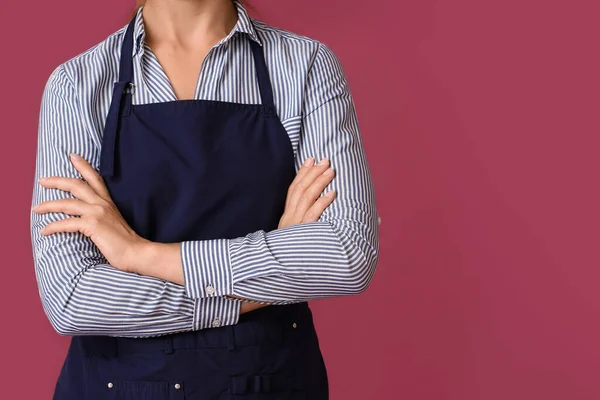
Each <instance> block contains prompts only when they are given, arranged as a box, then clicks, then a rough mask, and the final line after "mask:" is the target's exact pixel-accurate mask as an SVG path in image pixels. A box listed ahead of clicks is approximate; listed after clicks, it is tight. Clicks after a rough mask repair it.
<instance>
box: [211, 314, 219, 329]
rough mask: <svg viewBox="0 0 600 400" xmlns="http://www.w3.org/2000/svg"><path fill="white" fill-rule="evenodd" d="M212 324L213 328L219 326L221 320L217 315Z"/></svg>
mask: <svg viewBox="0 0 600 400" xmlns="http://www.w3.org/2000/svg"><path fill="white" fill-rule="evenodd" d="M212 326H213V328H218V327H219V326H221V320H220V319H219V317H217V318H215V319H214V320H213V322H212Z"/></svg>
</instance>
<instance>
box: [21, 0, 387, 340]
mask: <svg viewBox="0 0 600 400" xmlns="http://www.w3.org/2000/svg"><path fill="white" fill-rule="evenodd" d="M235 4H236V6H237V9H238V22H237V24H236V26H235V28H234V29H233V30H232V32H231V33H230V34H229V35H228V36H227V37H225V38H224V39H223V40H221V41H220V42H219V43H217V44H216V45H215V46H214V47H213V48H212V49H211V50H210V51H209V53H208V55H207V56H206V58H205V60H204V62H203V65H202V69H201V72H200V76H199V79H198V85H197V88H196V94H195V96H196V97H195V98H197V99H205V100H217V101H228V102H238V103H246V104H256V103H260V92H259V88H258V83H257V81H256V77H255V70H254V62H253V59H252V55H251V50H250V46H249V44H248V40H247V38H244V37H243V35H244V34H247V35H249V37H250V38H251V40H255V41H257V42H259V43H260V44H261V45H262V47H263V49H264V53H265V58H266V62H267V66H268V68H269V72H270V76H271V81H272V84H273V91H274V97H275V104H276V108H277V112H278V115H279V117H280V119H281V121H282V122H283V125H284V127H285V129H286V131H287V133H288V135H289V137H290V139H291V142H292V144H293V147H294V152H295V160H296V168H297V169H298V168H299V167H300V165H301V163H302V161H303V160H304V159H306V158H308V157H310V156H312V157H314V158H315V159H316V160H319V159H321V158H323V157H328V158H329V159H330V160H331V166H332V168H334V169H335V170H336V177H335V178H334V180H333V182H332V183H331V184H330V186H329V188H328V189H327V190H330V189H333V190H336V192H337V197H336V199H335V200H334V202H333V203H332V204H331V205H330V206H329V207H328V208H327V209H326V210H325V212H324V213H323V215H322V216H321V218H320V220H319V221H318V222H314V223H304V224H297V225H293V226H289V227H286V228H284V229H277V230H274V231H271V232H264V231H259V232H253V233H249V234H248V235H247V236H245V237H240V238H236V239H229V240H228V239H217V240H203V241H186V242H183V243H182V245H181V256H182V263H183V271H184V278H185V284H184V285H183V286H182V285H177V284H174V283H171V282H168V281H164V280H160V279H156V278H153V277H148V276H141V275H137V274H133V273H127V272H123V271H120V270H118V269H116V268H113V267H111V266H110V265H109V264H108V263H107V261H106V259H105V258H104V256H103V255H102V254H101V253H100V252H99V250H98V249H97V247H96V246H95V245H94V243H93V242H92V241H91V239H89V238H87V237H86V236H84V235H83V234H81V233H78V232H76V233H64V232H60V233H55V234H52V235H50V236H42V235H40V233H39V232H40V229H41V228H42V227H43V226H45V225H47V224H48V223H50V222H52V221H56V220H60V219H62V218H67V217H69V216H68V215H66V214H63V213H48V214H36V213H33V212H32V214H31V237H32V246H33V251H34V255H35V272H36V277H37V282H38V287H39V293H40V297H41V299H42V304H43V307H44V311H45V313H46V315H47V316H48V318H49V320H50V322H51V323H52V326H53V327H54V328H55V329H56V331H57V332H59V333H60V334H63V335H93V334H96V335H98V334H102V335H109V336H130V337H143V336H155V335H162V334H167V333H174V332H180V331H189V330H199V329H205V328H210V327H213V326H223V325H231V324H235V323H237V321H238V317H239V310H240V301H239V300H236V299H231V298H229V297H226V296H227V295H237V296H241V297H247V298H252V299H256V300H258V301H267V302H273V303H277V304H285V303H293V302H299V301H305V300H311V299H321V298H327V297H333V296H342V295H351V294H357V293H361V292H362V291H364V290H365V289H366V287H367V286H368V284H369V283H370V281H371V279H372V277H373V274H374V272H375V266H376V264H377V258H378V247H379V244H378V223H377V213H376V209H375V195H374V190H373V183H372V180H371V175H370V172H369V168H368V165H367V161H366V158H365V153H364V150H363V147H362V143H361V137H360V133H359V128H358V122H357V118H356V113H355V109H354V104H353V101H352V97H351V94H350V91H349V88H348V83H347V80H346V76H345V74H344V72H343V70H342V67H341V65H340V63H339V61H338V59H337V58H336V56H335V55H334V54H333V53H332V51H331V50H330V49H329V48H327V47H326V46H325V45H323V44H322V43H319V42H318V41H315V40H312V39H309V38H307V37H303V36H300V35H296V34H293V33H290V32H287V31H284V30H281V29H278V28H274V27H271V26H268V25H266V24H264V23H262V22H259V21H256V20H251V19H250V18H249V16H248V14H247V13H246V10H245V9H244V8H243V6H242V5H241V4H240V3H238V2H235ZM124 33H125V27H123V28H122V29H120V30H119V31H117V32H115V33H114V34H112V35H110V36H109V37H108V38H107V39H105V40H104V41H103V42H101V43H99V44H98V45H96V46H94V47H92V48H91V49H89V50H87V51H85V52H84V53H82V54H80V55H78V56H76V57H74V58H73V59H71V60H69V61H67V62H65V63H64V64H62V65H60V66H58V68H56V69H55V70H54V72H53V73H52V74H51V76H50V78H49V80H48V82H47V85H46V87H45V90H44V95H43V99H42V104H41V111H40V120H39V133H38V145H37V158H36V173H35V183H34V189H33V201H32V203H33V204H32V205H35V204H39V203H42V202H45V201H49V200H57V199H63V198H68V197H73V196H72V194H71V193H69V192H64V191H60V190H57V189H46V188H44V187H42V186H40V185H39V184H38V181H37V180H38V178H40V177H46V176H65V177H74V178H81V175H80V174H79V172H78V171H77V170H76V169H75V168H74V167H73V166H72V164H71V162H70V161H69V154H70V153H77V154H79V155H81V156H82V157H84V158H85V159H86V160H88V161H89V162H90V163H91V165H92V166H93V167H94V168H95V169H97V170H98V169H99V160H100V148H101V142H102V132H103V128H104V123H105V119H106V116H107V114H108V110H109V106H110V100H111V94H112V89H113V82H115V81H117V80H118V69H119V68H118V67H119V52H120V49H121V42H122V39H123V36H124ZM134 38H136V42H135V45H134V50H133V54H132V56H133V60H134V68H135V71H134V74H135V85H136V90H135V93H134V95H133V103H134V104H145V103H153V102H166V101H172V100H176V97H175V94H174V92H173V90H172V88H171V85H170V84H169V81H168V79H167V76H166V75H165V73H164V71H163V70H162V68H161V66H160V64H159V63H158V61H157V59H156V57H155V56H154V54H153V53H152V50H151V49H150V48H149V47H148V46H147V45H146V44H145V41H144V24H143V19H142V13H141V8H140V10H139V11H138V13H137V16H136V24H135V30H134Z"/></svg>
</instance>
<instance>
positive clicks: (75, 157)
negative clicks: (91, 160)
mask: <svg viewBox="0 0 600 400" xmlns="http://www.w3.org/2000/svg"><path fill="white" fill-rule="evenodd" d="M71 159H72V160H81V156H79V155H78V154H75V153H71Z"/></svg>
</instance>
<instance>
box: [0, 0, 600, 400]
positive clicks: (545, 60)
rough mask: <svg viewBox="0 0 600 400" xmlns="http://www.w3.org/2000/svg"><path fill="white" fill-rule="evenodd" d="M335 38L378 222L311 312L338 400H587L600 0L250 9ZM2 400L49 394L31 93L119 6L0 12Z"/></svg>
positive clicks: (61, 346)
mask: <svg viewBox="0 0 600 400" xmlns="http://www.w3.org/2000/svg"><path fill="white" fill-rule="evenodd" d="M253 3H254V4H255V6H256V9H257V11H258V13H259V16H260V18H261V19H263V20H265V21H266V22H268V23H271V24H273V25H277V26H280V27H283V28H286V29H289V30H292V31H296V32H298V33H302V34H306V35H309V36H312V37H314V38H316V39H319V40H321V41H323V42H325V43H326V44H328V45H329V46H330V47H331V48H332V49H333V50H334V51H335V52H336V53H337V54H338V56H339V57H340V59H341V60H342V63H343V64H344V66H345V69H346V72H347V74H348V77H349V80H350V84H351V87H352V91H353V93H354V96H355V100H356V105H357V109H358V113H359V120H360V123H361V127H362V132H363V137H364V143H365V147H366V150H367V154H368V156H369V160H370V164H371V167H372V171H373V175H374V179H375V184H376V188H377V196H378V208H379V212H380V214H381V217H382V220H383V222H382V225H381V261H380V264H379V270H378V273H377V274H376V278H375V280H374V282H373V284H372V286H371V287H370V289H369V290H368V291H367V292H366V293H365V294H364V295H362V296H359V297H353V298H343V299H335V300H327V301H322V302H315V303H314V304H313V308H314V310H315V314H316V317H317V323H318V330H319V332H320V337H321V342H322V347H323V352H324V355H325V358H326V362H327V365H328V367H329V371H330V378H331V387H332V390H331V391H332V397H331V398H332V399H334V400H342V399H343V400H347V399H350V400H352V399H361V400H364V399H411V400H434V399H435V400H446V399H456V400H475V399H477V400H479V399H485V400H496V399H498V400H507V399H511V400H520V399H523V400H525V399H527V400H529V399H544V400H559V399H560V400H564V399H569V400H575V399H600V384H598V382H599V380H598V379H599V378H598V376H599V375H600V344H599V343H600V342H599V338H600V315H599V314H600V313H599V311H600V291H599V290H598V286H599V282H600V272H599V267H600V255H599V252H600V245H599V238H600V228H599V222H600V218H599V217H600V212H599V211H598V209H599V204H600V191H599V185H598V183H599V182H598V176H599V172H600V166H599V157H598V150H599V145H600V140H599V138H598V135H599V134H600V110H599V106H600V78H599V73H600V52H599V39H600V32H599V28H598V27H599V24H598V16H599V15H600V6H599V3H598V1H597V0H587V1H586V0H578V1H567V0H564V1H548V0H546V1H542V0H537V1H536V0H504V1H482V0H453V1H440V0H437V1H436V0H417V1H415V0H411V1H408V0H406V1H397V0H383V1H373V0H370V1H366V0H354V1H341V0H304V1H282V0H278V1H276V0H261V1H259V0H254V1H253ZM0 7H1V11H0V40H1V44H2V46H1V51H2V62H1V65H0V77H1V78H2V79H3V82H2V92H1V94H0V115H1V119H0V121H1V123H2V134H1V138H2V144H1V145H0V174H1V177H2V182H3V188H2V189H1V190H2V194H3V195H2V197H1V200H0V201H1V204H0V206H1V207H2V210H3V212H4V216H3V224H2V229H1V230H0V246H2V249H1V254H2V256H3V262H2V267H3V268H2V272H3V280H2V283H3V284H2V290H0V296H1V298H0V307H1V316H2V322H1V324H2V330H1V333H0V339H1V343H2V346H3V348H2V355H1V356H0V360H1V361H0V368H1V371H0V372H1V373H0V380H1V382H2V386H1V387H2V389H1V393H2V394H1V395H0V398H2V399H7V400H8V399H49V398H50V396H51V393H52V389H53V386H54V382H55V379H56V377H57V376H58V373H59V368H60V366H61V363H62V361H63V359H64V356H65V352H66V349H67V345H68V338H66V337H60V336H58V335H57V334H56V333H55V332H54V331H53V330H52V328H51V326H50V324H49V323H48V321H47V320H46V317H45V315H44V314H43V311H42V308H41V304H40V301H39V297H38V292H37V287H36V284H35V279H34V274H33V261H32V255H31V245H30V238H29V220H28V219H29V206H30V201H31V189H32V185H33V169H34V158H35V144H36V135H37V118H38V112H39V104H40V99H41V94H42V89H43V86H44V84H45V82H46V80H47V78H48V75H49V74H50V72H51V71H52V70H53V69H54V67H56V66H57V65H58V64H59V63H61V62H64V61H65V60H67V59H68V58H70V57H72V56H74V55H76V54H78V53H79V52H81V51H83V50H85V49H87V48H89V47H91V46H92V45H94V44H96V43H97V42H99V41H101V40H103V39H104V38H105V37H106V36H107V35H108V34H110V33H112V32H113V31H115V30H117V29H118V28H120V27H121V26H123V25H125V24H126V22H127V21H128V19H129V15H130V11H131V9H132V7H133V5H132V3H130V2H123V1H118V0H105V1H101V2H82V1H76V0H55V1H37V2H35V1H19V2H17V1H12V2H3V4H2V5H1V6H0Z"/></svg>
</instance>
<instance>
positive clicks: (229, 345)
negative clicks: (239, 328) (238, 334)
mask: <svg viewBox="0 0 600 400" xmlns="http://www.w3.org/2000/svg"><path fill="white" fill-rule="evenodd" d="M227 331H228V332H229V335H228V336H229V338H228V339H229V341H228V343H227V349H228V350H229V351H232V350H235V328H234V326H233V325H229V326H227Z"/></svg>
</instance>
